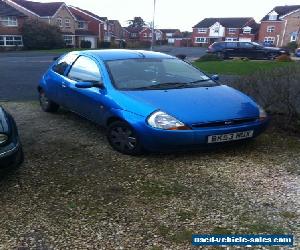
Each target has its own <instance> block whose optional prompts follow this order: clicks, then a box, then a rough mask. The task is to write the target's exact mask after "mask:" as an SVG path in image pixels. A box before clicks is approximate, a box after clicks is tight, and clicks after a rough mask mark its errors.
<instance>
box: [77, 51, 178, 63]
mask: <svg viewBox="0 0 300 250" xmlns="http://www.w3.org/2000/svg"><path fill="white" fill-rule="evenodd" d="M79 54H80V55H90V56H93V57H96V58H98V59H100V60H103V61H114V60H125V59H142V58H148V59H157V58H175V57H173V56H170V55H167V54H163V53H159V52H153V51H146V50H126V49H105V50H84V51H80V52H79Z"/></svg>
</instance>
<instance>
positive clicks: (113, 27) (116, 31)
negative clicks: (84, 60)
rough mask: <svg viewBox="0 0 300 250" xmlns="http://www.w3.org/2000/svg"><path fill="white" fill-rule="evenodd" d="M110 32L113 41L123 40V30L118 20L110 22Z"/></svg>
mask: <svg viewBox="0 0 300 250" xmlns="http://www.w3.org/2000/svg"><path fill="white" fill-rule="evenodd" d="M108 23H109V30H110V32H111V36H112V38H113V39H122V38H123V28H122V26H121V24H120V22H119V21H118V20H109V21H108Z"/></svg>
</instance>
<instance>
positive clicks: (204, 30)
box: [198, 28, 207, 33]
mask: <svg viewBox="0 0 300 250" xmlns="http://www.w3.org/2000/svg"><path fill="white" fill-rule="evenodd" d="M206 32H207V29H206V28H199V29H198V33H206Z"/></svg>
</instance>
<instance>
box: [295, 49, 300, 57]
mask: <svg viewBox="0 0 300 250" xmlns="http://www.w3.org/2000/svg"><path fill="white" fill-rule="evenodd" d="M295 56H296V57H300V48H298V49H296V51H295Z"/></svg>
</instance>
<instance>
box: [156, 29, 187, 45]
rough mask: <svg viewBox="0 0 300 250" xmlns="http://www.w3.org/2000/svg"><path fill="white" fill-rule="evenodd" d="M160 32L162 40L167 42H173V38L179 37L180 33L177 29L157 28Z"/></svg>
mask: <svg viewBox="0 0 300 250" xmlns="http://www.w3.org/2000/svg"><path fill="white" fill-rule="evenodd" d="M159 30H160V31H161V32H162V40H163V41H167V42H168V43H169V44H174V43H175V38H181V37H182V34H181V31H180V30H179V29H159Z"/></svg>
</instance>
